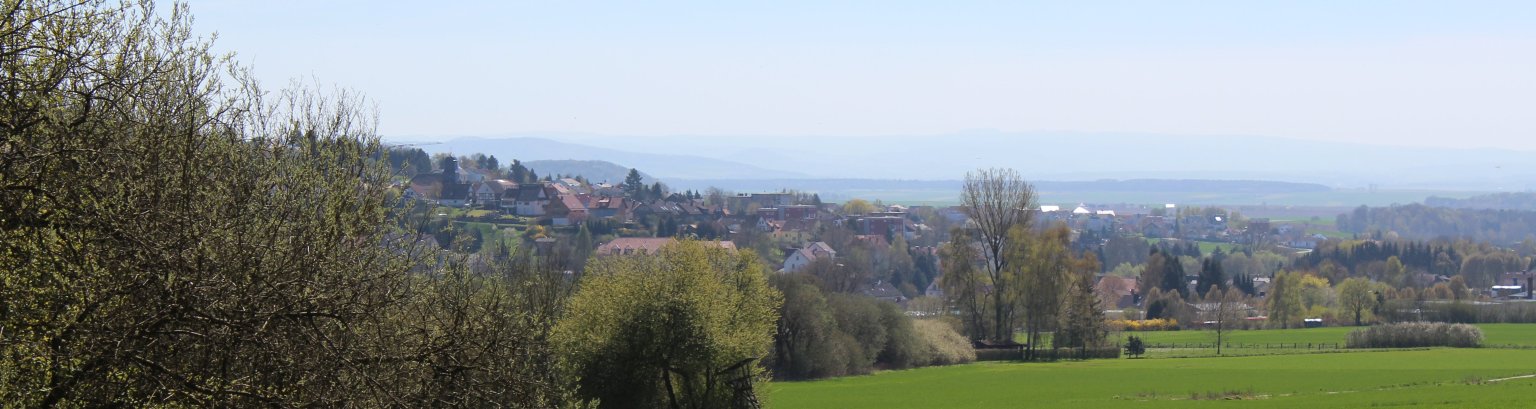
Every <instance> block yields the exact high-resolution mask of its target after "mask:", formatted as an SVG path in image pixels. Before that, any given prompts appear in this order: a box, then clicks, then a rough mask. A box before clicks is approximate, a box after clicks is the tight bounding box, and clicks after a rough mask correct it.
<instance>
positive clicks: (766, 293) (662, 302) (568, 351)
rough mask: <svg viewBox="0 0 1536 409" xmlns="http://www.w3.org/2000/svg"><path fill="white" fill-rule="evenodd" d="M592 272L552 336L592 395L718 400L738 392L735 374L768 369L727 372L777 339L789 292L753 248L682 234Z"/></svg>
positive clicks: (608, 401) (621, 401) (631, 400)
mask: <svg viewBox="0 0 1536 409" xmlns="http://www.w3.org/2000/svg"><path fill="white" fill-rule="evenodd" d="M586 274H587V275H586V278H585V279H583V280H582V282H581V286H580V289H579V290H578V291H577V292H576V294H575V295H574V296H573V297H572V298H571V300H570V302H569V305H568V307H567V315H566V316H565V318H564V319H562V320H561V321H560V323H559V324H558V325H557V326H556V328H555V332H554V337H553V340H554V344H555V345H556V349H557V350H558V351H559V352H560V356H561V357H562V359H563V360H564V362H565V366H566V370H567V371H569V372H570V374H571V375H573V376H575V377H577V378H579V385H580V391H581V393H582V394H583V395H584V396H586V397H588V398H596V399H599V400H600V401H601V402H602V405H603V406H604V407H654V406H662V405H665V404H666V403H667V402H670V401H672V400H674V399H676V400H677V401H678V402H681V403H682V404H683V405H684V406H686V407H719V406H722V405H724V403H723V402H728V401H729V399H731V398H732V396H733V395H732V393H733V392H732V391H731V389H730V388H729V387H728V386H727V385H726V383H727V381H728V380H730V379H732V378H733V377H736V376H747V377H749V378H751V379H757V378H759V377H761V373H760V369H758V368H757V367H756V365H753V366H750V367H748V368H750V369H749V370H748V371H747V372H745V373H743V374H740V375H736V374H722V373H720V371H721V370H724V369H725V368H728V367H730V366H732V365H733V364H735V363H738V362H740V361H741V360H743V359H755V358H762V357H763V356H765V355H766V354H767V351H768V347H769V346H770V344H771V342H772V337H773V332H774V323H775V320H776V319H777V317H778V312H777V309H778V306H779V304H780V300H781V295H780V294H779V292H778V291H776V290H773V289H772V288H770V287H769V286H768V284H767V276H766V274H767V269H766V268H764V267H763V266H762V265H761V264H760V263H759V262H758V261H757V257H756V256H755V255H753V254H751V253H749V252H743V253H740V254H737V253H733V252H730V251H727V250H722V249H709V248H705V246H704V245H702V244H700V243H697V242H680V243H677V244H673V245H669V246H667V247H665V248H663V249H662V250H661V251H660V252H659V253H658V254H655V255H642V256H625V257H600V258H596V259H593V260H592V261H591V262H589V264H588V266H587V273H586ZM711 402H713V403H711Z"/></svg>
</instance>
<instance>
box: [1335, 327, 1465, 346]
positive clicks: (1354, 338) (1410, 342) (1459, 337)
mask: <svg viewBox="0 0 1536 409" xmlns="http://www.w3.org/2000/svg"><path fill="white" fill-rule="evenodd" d="M1482 343H1483V331H1482V330H1480V329H1478V328H1477V327H1474V326H1471V325H1467V324H1450V323H1444V322H1403V323H1396V324H1385V325H1376V326H1372V327H1370V328H1362V329H1358V330H1355V331H1353V332H1350V333H1349V347H1350V348H1418V347H1441V346H1443V347H1456V348H1476V347H1478V346H1481V345H1482Z"/></svg>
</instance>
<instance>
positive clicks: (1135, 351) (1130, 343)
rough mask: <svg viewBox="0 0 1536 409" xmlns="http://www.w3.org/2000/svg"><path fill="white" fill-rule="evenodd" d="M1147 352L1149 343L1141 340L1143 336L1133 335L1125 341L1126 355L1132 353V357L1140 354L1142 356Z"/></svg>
mask: <svg viewBox="0 0 1536 409" xmlns="http://www.w3.org/2000/svg"><path fill="white" fill-rule="evenodd" d="M1145 353H1147V344H1146V343H1144V342H1142V341H1141V337H1138V336H1135V335H1132V336H1131V337H1130V338H1129V339H1126V341H1125V354H1126V355H1130V356H1132V357H1139V356H1141V354H1145Z"/></svg>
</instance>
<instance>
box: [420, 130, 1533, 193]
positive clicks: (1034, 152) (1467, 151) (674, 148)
mask: <svg viewBox="0 0 1536 409" xmlns="http://www.w3.org/2000/svg"><path fill="white" fill-rule="evenodd" d="M508 136H511V137H510V138H499V139H488V138H461V139H456V140H452V141H449V142H447V143H444V144H443V145H432V146H423V148H424V149H429V150H432V149H433V148H444V149H451V150H454V151H462V152H470V151H476V150H478V151H487V153H495V154H496V156H497V157H515V158H519V159H523V160H540V159H596V160H606V161H610V162H614V163H618V164H622V165H624V166H632V167H636V168H639V169H641V170H644V171H647V172H650V173H651V174H653V175H656V176H657V177H659V178H662V179H664V180H665V179H674V178H683V179H799V178H832V179H900V180H957V179H961V178H962V177H964V176H965V172H967V171H970V170H975V169H977V168H984V167H1004V168H1013V169H1017V170H1018V171H1019V172H1020V173H1022V174H1023V175H1024V177H1025V178H1027V179H1031V180H1060V181H1093V180H1100V179H1205V180H1274V181H1285V182H1303V183H1322V184H1325V185H1328V186H1329V187H1334V188H1359V189H1366V188H1380V189H1398V190H1407V189H1417V190H1459V191H1482V192H1514V191H1525V190H1531V189H1536V161H1531V160H1530V158H1531V157H1532V156H1533V153H1532V152H1523V151H1516V150H1509V149H1498V148H1427V147H1412V146H1380V145H1364V144H1357V143H1343V142H1332V141H1319V140H1303V139H1288V138H1278V137H1262V136H1199V135H1159V134H1133V133H1112V132H1000V131H967V132H955V133H948V134H933V135H896V136H835V135H829V136H771V135H756V136H744V135H694V136H665V135H662V136H643V135H630V136H614V135H593V134H561V133H540V134H531V133H530V134H514V135H508ZM503 152H505V153H507V154H508V155H503ZM1421 198H1422V196H1421ZM1420 200H1422V199H1420Z"/></svg>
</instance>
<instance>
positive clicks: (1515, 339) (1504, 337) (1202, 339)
mask: <svg viewBox="0 0 1536 409" xmlns="http://www.w3.org/2000/svg"><path fill="white" fill-rule="evenodd" d="M1477 327H1478V328H1480V329H1482V330H1483V345H1486V346H1490V347H1499V346H1518V347H1536V325H1531V324H1477ZM1357 328H1358V327H1326V328H1303V329H1284V330H1281V329H1266V330H1238V331H1226V332H1225V333H1224V334H1222V339H1223V341H1222V342H1223V343H1224V344H1233V345H1237V344H1334V343H1339V344H1342V343H1344V340H1345V338H1346V337H1348V336H1349V332H1350V331H1353V330H1355V329H1357ZM1130 335H1136V336H1139V337H1141V339H1142V341H1144V342H1146V343H1148V344H1199V343H1204V344H1207V345H1209V344H1211V343H1214V342H1216V332H1215V331H1146V332H1121V333H1117V334H1116V338H1118V339H1120V341H1121V342H1124V340H1125V337H1127V336H1130Z"/></svg>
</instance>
